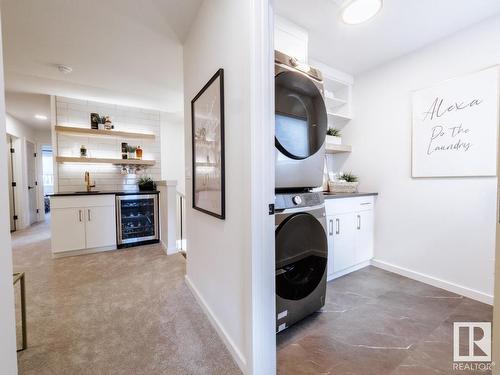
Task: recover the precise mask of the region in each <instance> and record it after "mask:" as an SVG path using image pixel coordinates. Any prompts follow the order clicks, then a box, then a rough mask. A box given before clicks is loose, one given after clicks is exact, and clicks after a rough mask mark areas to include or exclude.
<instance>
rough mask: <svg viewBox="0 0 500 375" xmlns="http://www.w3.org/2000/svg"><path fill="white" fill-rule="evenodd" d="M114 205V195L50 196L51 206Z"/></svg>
mask: <svg viewBox="0 0 500 375" xmlns="http://www.w3.org/2000/svg"><path fill="white" fill-rule="evenodd" d="M106 206H113V207H114V206H115V195H114V194H106V195H87V196H83V197H82V196H79V195H71V196H64V197H51V198H50V207H51V208H75V207H106Z"/></svg>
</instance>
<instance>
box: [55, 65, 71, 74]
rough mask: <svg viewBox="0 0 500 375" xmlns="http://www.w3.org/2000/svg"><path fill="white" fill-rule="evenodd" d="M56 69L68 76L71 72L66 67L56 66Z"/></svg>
mask: <svg viewBox="0 0 500 375" xmlns="http://www.w3.org/2000/svg"><path fill="white" fill-rule="evenodd" d="M57 69H59V71H60V72H61V73H63V74H69V73H71V72H72V71H73V68H72V67H71V66H67V65H58V66H57Z"/></svg>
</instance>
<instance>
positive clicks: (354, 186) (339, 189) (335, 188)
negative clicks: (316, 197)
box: [328, 180, 359, 193]
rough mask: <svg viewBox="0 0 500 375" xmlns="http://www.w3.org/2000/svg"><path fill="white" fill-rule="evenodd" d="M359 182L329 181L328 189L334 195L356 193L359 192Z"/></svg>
mask: <svg viewBox="0 0 500 375" xmlns="http://www.w3.org/2000/svg"><path fill="white" fill-rule="evenodd" d="M358 185H359V182H347V181H342V180H335V181H328V189H329V190H330V192H332V193H355V192H356V191H358Z"/></svg>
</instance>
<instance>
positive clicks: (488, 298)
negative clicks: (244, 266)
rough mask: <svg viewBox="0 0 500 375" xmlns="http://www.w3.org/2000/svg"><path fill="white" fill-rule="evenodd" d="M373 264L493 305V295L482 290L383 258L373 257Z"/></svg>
mask: <svg viewBox="0 0 500 375" xmlns="http://www.w3.org/2000/svg"><path fill="white" fill-rule="evenodd" d="M371 263H372V266H375V267H378V268H381V269H383V270H386V271H389V272H393V273H397V274H398V275H402V276H405V277H408V278H410V279H413V280H417V281H420V282H422V283H425V284H429V285H432V286H435V287H437V288H441V289H444V290H447V291H449V292H452V293H457V294H460V295H462V296H464V297H468V298H471V299H473V300H476V301H479V302H483V303H487V304H488V305H493V296H492V295H489V294H486V293H483V292H480V291H478V290H474V289H470V288H467V287H465V286H462V285H459V284H455V283H452V282H449V281H446V280H442V279H438V278H437V277H434V276H430V275H426V274H423V273H420V272H416V271H412V270H410V269H408V268H404V267H399V266H396V265H394V264H391V263H387V262H384V261H382V260H377V259H372V262H371Z"/></svg>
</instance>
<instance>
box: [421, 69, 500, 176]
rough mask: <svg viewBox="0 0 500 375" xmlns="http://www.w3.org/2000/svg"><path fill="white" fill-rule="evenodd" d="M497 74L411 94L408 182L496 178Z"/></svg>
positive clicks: (465, 78) (481, 74)
mask: <svg viewBox="0 0 500 375" xmlns="http://www.w3.org/2000/svg"><path fill="white" fill-rule="evenodd" d="M498 78H499V77H498V68H496V67H494V68H489V69H485V70H481V71H479V72H475V73H471V74H468V75H464V76H462V77H458V78H453V79H449V80H447V81H444V82H441V83H439V84H436V85H435V86H433V87H429V88H426V89H422V90H418V91H415V92H414V93H413V130H412V176H413V177H469V176H495V175H496V173H497V132H498V130H497V129H498V120H499V117H498V109H499V107H498V99H499V87H498Z"/></svg>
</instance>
